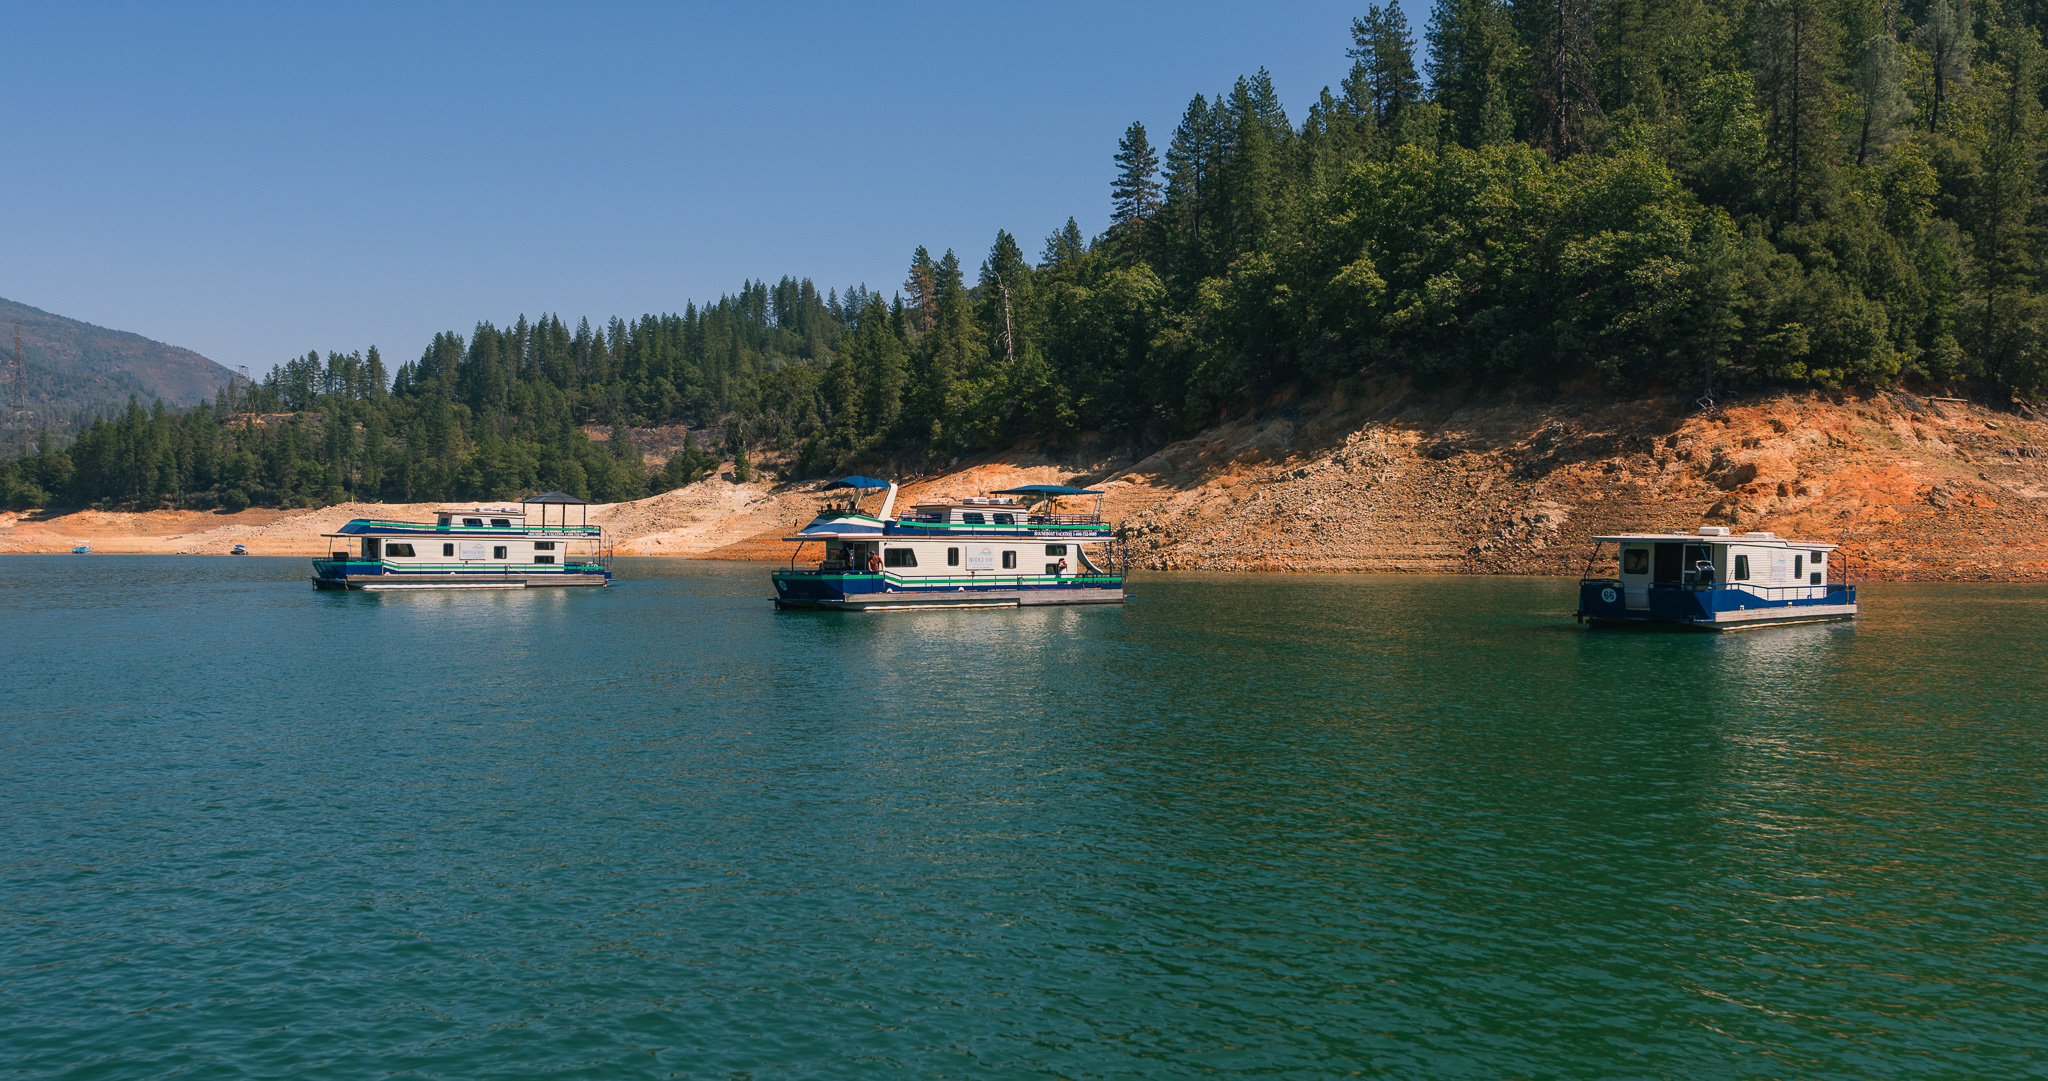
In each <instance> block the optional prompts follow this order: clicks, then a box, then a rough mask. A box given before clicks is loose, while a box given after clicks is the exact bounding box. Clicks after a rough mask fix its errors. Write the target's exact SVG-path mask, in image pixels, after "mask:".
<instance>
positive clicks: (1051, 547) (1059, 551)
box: [1045, 544, 1067, 556]
mask: <svg viewBox="0 0 2048 1081" xmlns="http://www.w3.org/2000/svg"><path fill="white" fill-rule="evenodd" d="M1045 554H1046V555H1049V556H1063V555H1066V554H1067V546H1066V545H1064V544H1048V545H1046V546H1045Z"/></svg>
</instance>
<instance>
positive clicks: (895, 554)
mask: <svg viewBox="0 0 2048 1081" xmlns="http://www.w3.org/2000/svg"><path fill="white" fill-rule="evenodd" d="M882 566H884V567H915V566H917V553H916V552H913V551H911V550H910V549H908V548H884V549H882Z"/></svg>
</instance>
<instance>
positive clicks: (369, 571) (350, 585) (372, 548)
mask: <svg viewBox="0 0 2048 1081" xmlns="http://www.w3.org/2000/svg"><path fill="white" fill-rule="evenodd" d="M549 507H556V508H558V510H557V513H558V514H559V515H560V516H561V521H560V522H549V521H548V508H549ZM570 507H576V508H578V509H579V513H578V519H579V521H578V522H577V524H576V525H570V524H569V508H570ZM588 516H589V506H588V504H586V503H585V502H584V501H583V500H581V499H578V498H576V497H575V496H573V495H568V494H566V493H564V492H549V493H547V494H546V495H537V496H533V497H532V498H530V499H525V500H521V501H520V503H519V505H518V506H516V507H510V506H503V507H469V508H464V509H460V510H444V511H441V512H440V513H438V514H436V515H435V518H434V520H433V521H431V522H382V521H377V520H374V519H370V518H357V519H355V520H353V521H351V522H349V523H348V524H347V525H345V526H342V527H341V531H340V532H338V533H327V534H324V536H326V537H329V538H331V539H332V540H333V541H334V542H335V547H334V550H333V551H332V552H330V553H329V556H328V558H326V559H316V560H314V561H313V588H315V589H365V590H381V589H525V588H527V587H529V586H604V585H609V584H611V580H612V572H611V545H610V544H609V543H608V542H607V541H606V540H605V536H604V530H603V528H602V527H600V526H594V525H590V524H589V523H588ZM535 519H538V520H537V521H536V520H535Z"/></svg>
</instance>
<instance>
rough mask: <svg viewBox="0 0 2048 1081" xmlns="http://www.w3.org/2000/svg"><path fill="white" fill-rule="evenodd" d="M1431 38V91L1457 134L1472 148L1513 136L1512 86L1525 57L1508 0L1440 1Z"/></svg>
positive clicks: (1431, 19)
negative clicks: (1517, 69)
mask: <svg viewBox="0 0 2048 1081" xmlns="http://www.w3.org/2000/svg"><path fill="white" fill-rule="evenodd" d="M1427 36H1428V38H1429V64H1428V67H1429V85H1430V94H1431V96H1432V99H1433V100H1434V101H1435V103H1436V104H1437V105H1439V106H1441V107H1442V108H1443V110H1444V120H1445V122H1446V123H1447V124H1448V125H1449V127H1450V131H1451V136H1452V138H1453V139H1455V140H1456V141H1457V142H1458V143H1461V144H1463V145H1465V146H1469V147H1480V146H1489V145H1492V144H1495V143H1503V142H1507V141H1509V140H1510V139H1512V138H1514V133H1515V117H1514V114H1513V111H1512V105H1511V103H1510V101H1509V97H1508V87H1509V85H1510V83H1511V82H1513V81H1514V79H1513V72H1514V70H1515V69H1516V68H1517V67H1518V66H1519V65H1520V63H1521V60H1522V57H1521V48H1520V44H1519V42H1518V40H1517V38H1516V35H1515V32H1514V26H1513V23H1512V21H1511V20H1510V18H1509V11H1508V8H1507V5H1506V4H1505V3H1504V2H1503V0H1436V5H1435V6H1434V7H1433V8H1431V9H1430V13H1429V28H1428V31H1427Z"/></svg>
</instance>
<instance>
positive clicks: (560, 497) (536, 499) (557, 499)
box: [520, 492, 590, 507]
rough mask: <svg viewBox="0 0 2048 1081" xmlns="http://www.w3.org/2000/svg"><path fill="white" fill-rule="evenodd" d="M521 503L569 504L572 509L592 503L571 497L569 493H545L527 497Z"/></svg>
mask: <svg viewBox="0 0 2048 1081" xmlns="http://www.w3.org/2000/svg"><path fill="white" fill-rule="evenodd" d="M520 502H521V503H567V504H568V505H570V506H572V507H581V506H585V505H587V504H588V503H589V502H590V501H589V500H587V499H578V498H576V497H575V496H573V495H570V494H569V493H567V492H545V493H542V494H541V495H530V496H527V497H526V498H525V499H522V500H520Z"/></svg>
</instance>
